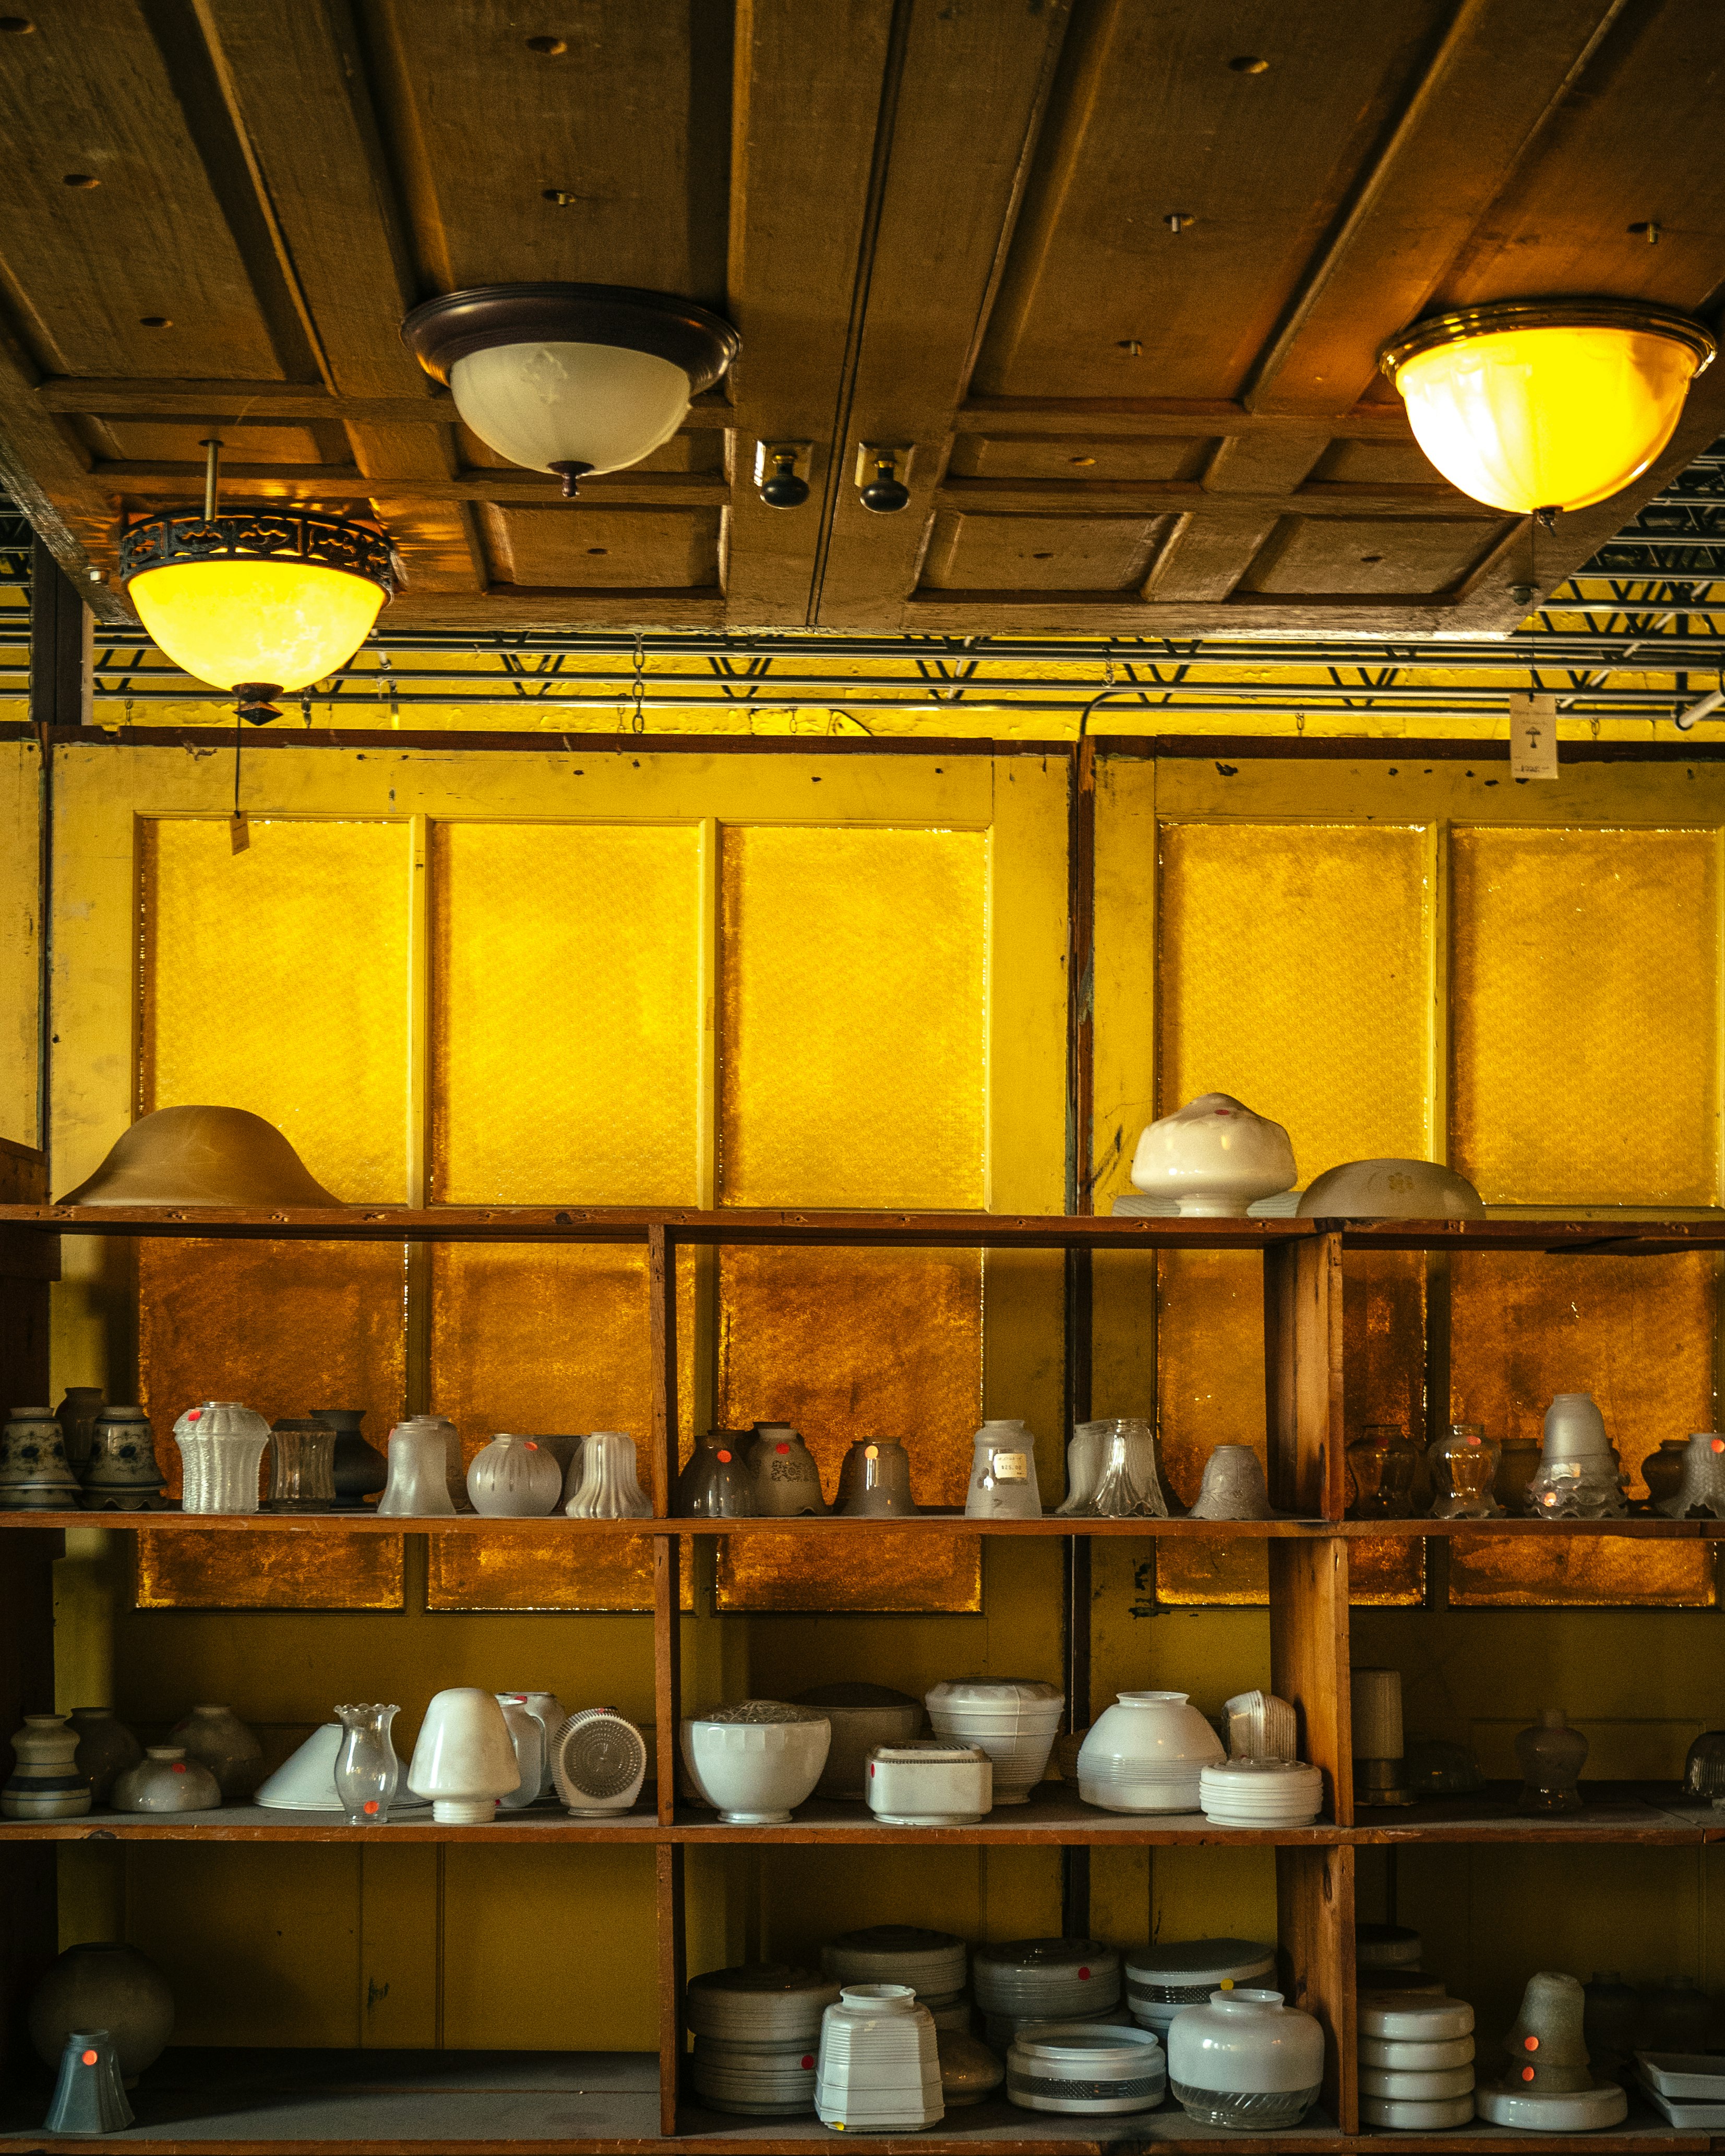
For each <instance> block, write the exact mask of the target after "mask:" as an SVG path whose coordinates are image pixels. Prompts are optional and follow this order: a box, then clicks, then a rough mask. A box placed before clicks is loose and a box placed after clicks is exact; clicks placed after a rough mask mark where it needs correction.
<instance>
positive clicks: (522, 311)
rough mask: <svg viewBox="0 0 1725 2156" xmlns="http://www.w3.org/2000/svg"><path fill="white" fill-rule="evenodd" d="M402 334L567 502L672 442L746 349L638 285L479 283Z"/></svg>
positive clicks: (498, 441) (476, 421)
mask: <svg viewBox="0 0 1725 2156" xmlns="http://www.w3.org/2000/svg"><path fill="white" fill-rule="evenodd" d="M401 333H402V338H403V342H404V343H405V344H406V345H407V346H408V349H409V350H410V351H411V352H413V356H414V357H415V358H416V359H417V360H418V362H419V364H420V366H421V367H424V369H425V372H427V373H428V374H429V375H431V376H432V377H434V379H435V380H437V381H439V382H447V383H448V384H449V389H450V391H451V393H452V394H453V395H454V399H455V408H456V410H457V411H458V412H459V413H460V414H461V418H462V421H463V423H464V424H465V425H466V426H469V427H470V428H471V429H473V431H474V433H475V434H477V435H478V436H479V438H480V440H481V441H482V442H485V443H487V444H489V445H490V447H491V448H492V449H495V450H496V452H497V454H499V455H500V456H504V457H507V458H508V459H509V461H510V462H511V464H515V465H525V466H526V469H527V470H530V471H544V472H556V473H557V474H558V475H559V476H560V477H561V478H562V482H563V492H564V493H565V494H566V495H573V494H574V493H575V491H576V487H577V483H578V481H579V480H581V479H582V478H583V477H584V476H585V475H586V474H587V473H588V472H606V471H617V470H620V469H621V468H622V467H623V466H624V465H634V464H639V462H640V460H641V459H642V458H643V457H644V456H649V455H650V454H652V452H653V451H654V450H655V449H657V448H658V447H659V445H660V443H661V442H666V441H669V440H670V438H671V436H672V435H673V434H675V432H676V431H677V429H678V428H679V427H680V426H681V425H682V423H683V420H684V418H685V415H686V413H687V412H688V409H689V402H690V399H691V398H693V397H696V396H699V394H700V393H701V391H702V390H703V389H711V387H712V386H713V384H714V383H715V382H716V381H717V380H718V379H719V377H721V375H722V374H723V373H724V372H725V370H726V367H729V366H730V365H731V363H732V361H733V360H734V359H735V358H736V357H737V352H738V349H739V347H740V344H741V340H740V339H739V338H738V336H737V332H736V331H735V330H734V329H732V326H731V325H730V323H729V322H726V321H721V319H720V318H719V316H717V315H714V314H710V313H709V312H708V311H707V310H706V308H705V307H697V306H696V305H695V303H694V301H693V300H679V299H676V298H675V297H674V296H673V295H671V294H670V293H668V292H642V291H637V290H635V289H634V286H632V285H475V286H474V287H472V289H471V290H468V291H465V292H450V293H448V294H446V295H444V298H442V299H440V300H427V301H426V302H425V304H424V305H423V306H418V307H415V308H414V310H413V312H412V314H410V315H409V316H408V318H407V320H406V321H404V322H403V324H402V326H401Z"/></svg>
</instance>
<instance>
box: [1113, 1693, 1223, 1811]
mask: <svg viewBox="0 0 1725 2156" xmlns="http://www.w3.org/2000/svg"><path fill="white" fill-rule="evenodd" d="M1225 1756H1226V1755H1225V1754H1224V1752H1223V1750H1222V1745H1221V1740H1220V1739H1219V1738H1218V1737H1217V1735H1216V1732H1215V1731H1214V1729H1212V1728H1211V1727H1210V1726H1209V1722H1206V1721H1205V1720H1204V1717H1203V1716H1202V1715H1201V1714H1200V1713H1199V1711H1198V1709H1197V1708H1196V1707H1193V1706H1191V1705H1189V1703H1188V1701H1187V1697H1186V1694H1185V1693H1184V1692H1183V1691H1123V1692H1122V1693H1121V1694H1120V1695H1119V1696H1118V1697H1117V1699H1116V1701H1115V1703H1114V1705H1113V1706H1112V1707H1108V1708H1106V1710H1105V1711H1104V1712H1102V1713H1101V1714H1099V1715H1098V1716H1097V1717H1096V1720H1095V1721H1094V1722H1092V1723H1091V1727H1090V1731H1089V1733H1088V1735H1087V1736H1086V1738H1085V1740H1084V1743H1083V1744H1082V1746H1081V1748H1080V1750H1079V1753H1078V1794H1079V1795H1080V1796H1081V1798H1082V1799H1084V1801H1085V1803H1086V1804H1096V1805H1098V1806H1099V1807H1100V1808H1101V1809H1102V1810H1104V1811H1111V1812H1189V1811H1196V1810H1197V1809H1199V1803H1198V1798H1199V1789H1198V1778H1199V1774H1200V1773H1201V1772H1202V1770H1203V1769H1204V1768H1206V1767H1219V1766H1220V1765H1221V1763H1222V1762H1223V1759H1224V1757H1225Z"/></svg>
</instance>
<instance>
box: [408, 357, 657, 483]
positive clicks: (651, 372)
mask: <svg viewBox="0 0 1725 2156" xmlns="http://www.w3.org/2000/svg"><path fill="white" fill-rule="evenodd" d="M449 388H450V391H451V393H453V394H454V399H455V408H456V410H457V411H458V412H459V413H460V414H461V417H462V418H463V419H464V420H465V422H466V423H467V424H468V425H469V426H470V427H471V428H472V429H473V431H474V433H475V434H477V435H478V436H479V438H480V440H481V441H482V442H485V443H488V444H490V447H491V448H492V449H495V450H496V452H497V454H498V455H499V456H503V457H507V458H508V459H509V460H510V462H511V464H513V465H525V466H526V469H527V470H530V471H550V470H552V469H553V468H554V467H557V466H560V465H565V464H570V465H582V466H584V467H585V468H586V470H588V471H596V472H607V471H617V470H620V469H621V468H622V467H623V466H624V465H635V464H639V462H640V460H641V459H642V458H643V457H645V456H650V455H651V454H652V453H653V451H654V450H655V449H657V448H658V447H659V445H660V443H661V442H668V441H669V440H670V438H671V436H672V435H673V434H675V432H676V431H677V429H678V428H679V427H680V426H681V425H682V423H683V421H684V418H685V416H686V415H687V413H688V410H689V398H690V393H691V392H690V382H689V377H688V376H687V375H686V374H685V372H683V370H682V368H681V367H677V366H675V365H674V364H673V363H672V362H670V360H668V359H661V358H660V357H659V355H658V354H657V353H656V352H631V351H629V350H628V349H627V348H626V347H624V346H619V345H605V344H551V343H546V344H506V345H493V346H490V348H489V349H488V350H486V351H485V352H470V353H469V354H468V356H467V357H466V358H465V359H458V360H457V361H456V362H455V363H454V366H453V367H451V368H450V369H449Z"/></svg>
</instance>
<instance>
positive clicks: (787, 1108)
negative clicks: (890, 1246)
mask: <svg viewBox="0 0 1725 2156" xmlns="http://www.w3.org/2000/svg"><path fill="white" fill-rule="evenodd" d="M721 854H722V874H721V916H720V917H721V961H720V971H721V979H722V981H723V984H724V985H723V993H722V1008H723V1033H722V1050H721V1087H720V1133H721V1136H720V1178H721V1181H720V1188H721V1193H722V1199H723V1202H724V1203H725V1204H728V1205H828V1206H833V1205H837V1206H877V1207H890V1206H906V1207H924V1208H933V1207H970V1206H981V1205H983V1204H987V1202H988V1199H987V1173H988V1086H987V1078H988V1072H987V1055H988V940H987V929H988V836H987V834H984V833H983V832H980V831H954V830H882V829H852V830H846V829H834V828H833V827H831V826H819V825H809V826H797V825H791V826H775V827H771V828H762V829H726V832H725V833H724V837H723V844H722V850H721Z"/></svg>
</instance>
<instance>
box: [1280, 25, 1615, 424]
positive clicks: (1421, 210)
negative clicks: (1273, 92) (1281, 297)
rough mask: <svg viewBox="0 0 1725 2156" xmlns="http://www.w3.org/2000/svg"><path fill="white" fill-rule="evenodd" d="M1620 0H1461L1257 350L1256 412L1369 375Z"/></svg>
mask: <svg viewBox="0 0 1725 2156" xmlns="http://www.w3.org/2000/svg"><path fill="white" fill-rule="evenodd" d="M1627 4H1628V0H1462V4H1461V6H1460V7H1458V8H1456V10H1455V13H1454V15H1453V16H1452V17H1451V18H1450V22H1449V23H1448V25H1447V27H1446V28H1445V32H1444V35H1443V38H1442V40H1441V43H1440V45H1439V47H1438V49H1437V51H1436V52H1435V54H1434V55H1433V57H1432V58H1431V59H1430V62H1429V63H1428V64H1426V66H1425V68H1424V69H1422V70H1421V71H1420V76H1419V79H1418V80H1417V82H1416V84H1415V86H1414V93H1413V95H1412V96H1411V97H1410V98H1409V100H1408V102H1407V104H1406V105H1405V106H1404V108H1403V110H1402V112H1401V115H1400V116H1399V120H1398V121H1397V122H1396V124H1395V126H1394V129H1393V131H1391V133H1390V136H1389V140H1388V141H1386V142H1385V143H1384V146H1383V147H1382V149H1381V150H1380V151H1378V155H1377V157H1375V158H1374V159H1373V161H1372V162H1371V163H1370V165H1369V166H1368V168H1367V170H1366V172H1365V173H1364V174H1363V177H1362V178H1361V180H1360V182H1359V184H1358V187H1356V188H1355V190H1354V193H1353V200H1352V201H1351V203H1349V204H1348V208H1347V210H1346V212H1345V213H1344V214H1343V218H1342V220H1341V223H1340V224H1339V226H1338V227H1337V229H1336V231H1335V232H1334V234H1332V237H1331V239H1330V240H1329V242H1328V243H1327V245H1326V246H1325V247H1324V248H1323V249H1322V252H1321V253H1320V254H1319V256H1318V258H1317V261H1316V263H1315V264H1313V266H1312V270H1311V272H1310V274H1309V275H1307V278H1306V280H1305V282H1304V284H1303V285H1302V287H1301V290H1300V291H1299V293H1298V295H1296V299H1295V300H1294V303H1293V305H1292V306H1291V308H1290V310H1289V311H1288V313H1287V315H1286V317H1285V318H1284V321H1283V322H1282V324H1281V328H1280V329H1279V330H1278V331H1277V333H1276V337H1275V339H1274V341H1272V342H1271V345H1270V346H1269V348H1268V349H1267V351H1266V352H1265V353H1264V355H1263V357H1261V358H1260V360H1259V362H1258V364H1257V367H1256V368H1255V371H1254V373H1253V376H1252V379H1251V381H1250V383H1249V384H1248V386H1247V388H1246V390H1245V397H1244V401H1245V403H1246V404H1247V405H1248V406H1249V407H1250V408H1251V409H1252V410H1253V411H1255V412H1264V413H1269V412H1276V413H1329V412H1333V411H1334V410H1335V409H1336V408H1337V406H1338V405H1341V406H1348V405H1352V404H1353V403H1355V401H1356V400H1357V399H1358V398H1359V397H1360V396H1361V395H1362V394H1363V393H1364V392H1365V391H1366V390H1367V389H1368V388H1369V387H1370V386H1371V383H1372V381H1373V377H1374V376H1375V374H1376V372H1377V366H1378V352H1379V350H1380V349H1381V348H1382V346H1384V344H1385V343H1387V342H1388V341H1389V338H1391V337H1392V336H1394V335H1395V333H1396V331H1398V330H1399V329H1402V328H1404V327H1405V326H1406V325H1407V324H1408V323H1409V322H1410V321H1413V320H1414V317H1415V316H1417V315H1418V314H1419V313H1420V311H1421V309H1422V308H1423V307H1424V306H1425V305H1426V303H1427V301H1428V300H1430V297H1431V295H1432V294H1433V293H1434V292H1435V290H1437V288H1438V286H1439V285H1440V283H1441V282H1442V280H1443V277H1444V274H1445V271H1446V270H1447V269H1449V267H1450V264H1451V263H1452V262H1454V260H1455V258H1456V256H1457V255H1458V254H1460V253H1461V249H1463V247H1464V246H1465V245H1466V243H1467V241H1468V239H1469V238H1470V236H1471V234H1472V232H1473V230H1474V228H1475V227H1476V225H1477V224H1478V223H1479V222H1480V220H1481V218H1482V217H1484V216H1485V214H1486V212H1487V211H1488V210H1489V209H1490V208H1491V203H1492V202H1493V200H1494V199H1495V198H1496V197H1497V194H1498V193H1500V191H1501V190H1502V186H1503V181H1504V175H1505V174H1506V173H1507V172H1512V171H1514V170H1515V169H1516V167H1517V166H1518V165H1519V164H1520V163H1521V162H1522V160H1523V159H1525V158H1526V157H1527V156H1528V155H1529V153H1530V152H1531V151H1532V148H1533V146H1534V144H1535V141H1536V140H1537V138H1538V136H1540V135H1541V134H1542V133H1543V131H1544V130H1545V128H1546V127H1547V126H1548V124H1549V122H1550V121H1551V120H1552V118H1553V115H1554V114H1555V113H1556V112H1557V110H1558V107H1559V106H1560V105H1562V103H1563V100H1564V99H1565V98H1566V97H1568V95H1569V93H1570V91H1571V90H1573V89H1574V86H1575V84H1576V81H1577V79H1578V77H1579V75H1580V74H1581V72H1582V70H1583V69H1584V67H1585V66H1586V65H1587V63H1588V61H1589V59H1591V58H1592V56H1593V54H1594V52H1595V50H1596V49H1597V48H1598V45H1599V41H1600V39H1601V38H1603V37H1604V34H1605V33H1606V32H1607V30H1608V29H1609V28H1610V26H1611V24H1612V23H1613V22H1614V21H1615V19H1616V18H1617V17H1618V15H1619V14H1620V13H1621V12H1622V10H1623V8H1625V5H1627Z"/></svg>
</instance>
